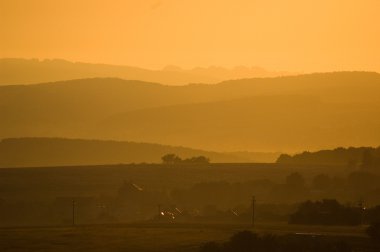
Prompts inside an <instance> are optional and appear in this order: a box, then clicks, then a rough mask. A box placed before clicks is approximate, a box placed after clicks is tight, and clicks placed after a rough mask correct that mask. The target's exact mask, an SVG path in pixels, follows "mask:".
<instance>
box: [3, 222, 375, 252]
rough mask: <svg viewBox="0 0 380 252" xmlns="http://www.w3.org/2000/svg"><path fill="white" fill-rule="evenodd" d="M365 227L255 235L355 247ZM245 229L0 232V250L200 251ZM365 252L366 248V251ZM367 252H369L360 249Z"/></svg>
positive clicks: (289, 228) (275, 229) (283, 229)
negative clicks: (322, 239)
mask: <svg viewBox="0 0 380 252" xmlns="http://www.w3.org/2000/svg"><path fill="white" fill-rule="evenodd" d="M364 229H365V227H363V226H361V227H320V226H314V227H306V226H296V225H287V224H281V223H277V224H268V223H258V224H257V226H256V228H255V229H253V230H254V231H255V232H257V233H259V234H265V233H271V234H277V235H282V234H294V235H299V236H324V237H327V239H332V240H336V239H338V240H342V241H345V242H348V243H349V244H352V245H354V246H360V247H364V248H366V247H368V246H370V244H371V242H370V241H369V238H367V237H366V235H365V232H364ZM241 230H252V229H251V228H250V227H249V226H248V225H227V224H208V225H204V224H202V225H200V224H128V225H125V224H124V225H94V226H77V227H27V228H22V227H19V228H2V229H0V251H12V252H16V251H38V252H39V251H199V248H200V246H202V245H203V244H204V243H206V242H209V241H216V242H224V241H226V240H228V239H229V237H230V236H231V235H233V234H234V233H236V232H238V231H241ZM368 248H369V247H368ZM365 251H372V250H365Z"/></svg>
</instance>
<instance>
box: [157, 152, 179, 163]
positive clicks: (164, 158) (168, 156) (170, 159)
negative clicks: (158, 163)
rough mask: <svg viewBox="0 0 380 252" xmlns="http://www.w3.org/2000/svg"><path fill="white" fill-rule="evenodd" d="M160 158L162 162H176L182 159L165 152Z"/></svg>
mask: <svg viewBox="0 0 380 252" xmlns="http://www.w3.org/2000/svg"><path fill="white" fill-rule="evenodd" d="M161 160H162V163H164V164H176V163H179V162H181V161H182V159H181V158H180V157H178V156H177V155H175V154H166V155H165V156H162V157H161Z"/></svg>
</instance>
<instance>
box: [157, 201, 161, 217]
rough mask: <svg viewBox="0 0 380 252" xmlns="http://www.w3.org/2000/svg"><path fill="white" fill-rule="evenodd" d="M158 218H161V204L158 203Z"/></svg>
mask: <svg viewBox="0 0 380 252" xmlns="http://www.w3.org/2000/svg"><path fill="white" fill-rule="evenodd" d="M157 206H158V219H159V220H161V204H158V205H157Z"/></svg>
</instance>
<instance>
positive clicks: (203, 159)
mask: <svg viewBox="0 0 380 252" xmlns="http://www.w3.org/2000/svg"><path fill="white" fill-rule="evenodd" d="M183 161H184V162H185V163H192V164H208V163H210V159H209V158H207V157H205V156H198V157H192V158H188V159H185V160H183Z"/></svg>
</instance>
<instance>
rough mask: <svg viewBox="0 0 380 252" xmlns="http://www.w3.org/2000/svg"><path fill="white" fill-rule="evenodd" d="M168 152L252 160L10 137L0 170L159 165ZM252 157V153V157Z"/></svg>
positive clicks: (0, 153) (219, 158)
mask: <svg viewBox="0 0 380 252" xmlns="http://www.w3.org/2000/svg"><path fill="white" fill-rule="evenodd" d="M168 153H175V154H177V155H179V156H180V157H183V158H189V157H193V156H201V155H203V156H206V157H208V158H210V160H211V162H247V161H251V160H249V158H247V157H246V158H242V157H237V156H235V155H233V154H227V153H226V154H224V153H217V152H209V151H202V150H196V149H190V148H184V147H174V146H167V145H159V144H149V143H134V142H116V141H100V140H84V139H62V138H61V139H60V138H13V139H4V140H2V141H0V167H1V168H4V167H42V166H70V165H101V164H120V163H124V164H127V163H143V162H145V163H160V162H161V157H162V156H163V155H165V154H168ZM247 156H248V155H247ZM252 156H254V154H252V155H251V158H252ZM275 158H276V156H273V157H272V159H273V160H275ZM273 160H272V161H273ZM257 161H261V160H257Z"/></svg>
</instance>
